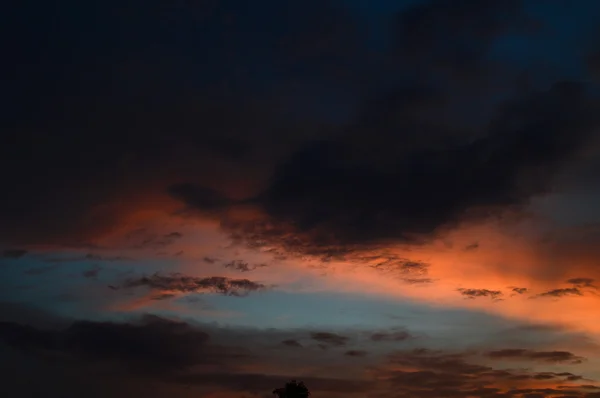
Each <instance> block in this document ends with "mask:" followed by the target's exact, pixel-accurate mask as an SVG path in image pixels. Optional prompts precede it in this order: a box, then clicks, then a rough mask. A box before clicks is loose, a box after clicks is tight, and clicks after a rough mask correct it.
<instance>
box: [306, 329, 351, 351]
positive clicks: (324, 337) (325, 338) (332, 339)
mask: <svg viewBox="0 0 600 398" xmlns="http://www.w3.org/2000/svg"><path fill="white" fill-rule="evenodd" d="M310 338H311V339H313V340H316V341H318V342H320V343H324V344H326V345H331V346H337V347H339V346H343V345H346V343H347V342H348V340H349V338H348V337H346V336H342V335H339V334H336V333H329V332H313V333H311V334H310Z"/></svg>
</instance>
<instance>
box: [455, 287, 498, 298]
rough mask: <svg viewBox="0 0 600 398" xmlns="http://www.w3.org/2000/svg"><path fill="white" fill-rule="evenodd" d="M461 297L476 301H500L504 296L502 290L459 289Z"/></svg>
mask: <svg viewBox="0 0 600 398" xmlns="http://www.w3.org/2000/svg"><path fill="white" fill-rule="evenodd" d="M458 291H459V292H460V294H461V295H463V296H465V297H466V298H470V299H474V298H477V297H490V298H492V299H494V300H496V299H499V298H500V297H502V296H503V293H502V292H501V291H500V290H488V289H463V288H461V289H458Z"/></svg>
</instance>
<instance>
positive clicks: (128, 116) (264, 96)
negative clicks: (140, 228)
mask: <svg viewBox="0 0 600 398" xmlns="http://www.w3.org/2000/svg"><path fill="white" fill-rule="evenodd" d="M211 3H213V2H203V1H202V2H191V3H189V2H187V3H185V4H184V3H181V4H177V5H176V4H170V3H169V4H165V3H164V2H162V1H160V0H149V1H147V2H142V3H141V2H139V1H137V0H124V1H120V0H119V1H117V0H108V1H96V0H93V1H91V2H88V3H86V4H85V5H84V4H78V3H76V2H71V1H63V2H58V3H55V4H54V3H53V4H50V3H48V4H38V3H37V2H34V1H32V0H24V1H21V2H17V3H12V4H11V5H9V6H7V7H8V8H5V9H4V10H3V12H2V18H1V19H2V21H1V23H0V26H2V28H3V32H4V34H5V35H6V36H7V37H8V36H10V37H13V38H14V40H12V41H11V43H10V44H9V46H8V47H6V48H5V49H4V58H6V59H7V60H9V61H7V62H5V63H4V64H3V66H2V70H3V71H4V72H6V73H7V76H9V78H8V80H7V82H8V84H7V85H5V86H4V87H3V90H2V97H1V100H2V104H3V107H4V108H3V109H4V110H5V112H3V115H5V116H6V117H3V118H2V130H3V135H2V137H3V141H2V145H1V146H0V148H1V149H0V166H1V167H0V178H1V180H2V181H3V184H4V186H5V187H10V189H6V190H5V192H4V195H2V198H0V219H2V220H3V222H2V228H0V240H1V241H4V240H6V241H24V242H40V241H41V242H42V243H47V242H49V241H52V243H55V242H59V243H68V244H73V245H74V244H78V243H81V242H87V241H88V240H89V239H90V238H93V237H94V236H96V235H97V234H102V233H104V232H106V231H109V230H110V229H111V227H112V226H114V224H115V223H117V222H118V221H119V218H120V217H121V216H123V214H124V213H127V212H128V211H130V208H129V205H128V204H129V203H132V202H135V201H137V200H145V198H146V197H150V198H151V195H152V194H153V195H156V194H161V193H162V192H163V190H164V189H165V188H166V186H168V185H169V184H173V183H176V182H177V181H179V180H181V181H185V180H188V178H191V179H192V180H196V179H197V180H200V181H203V182H210V183H214V182H215V180H217V181H218V180H219V179H220V178H225V179H229V180H232V179H233V180H234V182H235V180H236V178H237V177H236V178H233V177H232V176H233V175H238V174H239V173H240V172H243V173H245V174H246V175H245V176H244V177H247V178H248V179H250V178H253V176H252V175H250V174H248V173H252V170H254V169H255V168H258V169H260V168H261V167H263V166H264V165H261V163H265V164H267V165H268V164H269V163H272V160H269V159H268V158H269V157H275V158H277V157H278V156H279V152H280V150H283V149H285V148H286V147H287V146H289V141H292V142H293V141H297V140H298V139H301V138H302V137H306V136H311V135H314V134H315V131H317V130H318V129H319V128H315V127H316V126H315V124H314V123H312V122H310V121H303V120H300V119H299V117H300V116H302V115H303V114H304V113H306V112H305V110H304V108H310V107H311V106H312V107H315V106H313V105H312V104H317V103H318V101H313V100H303V99H302V98H304V97H306V96H309V97H310V96H313V97H314V96H315V94H316V95H317V96H320V95H321V94H322V93H323V92H325V93H326V94H327V92H328V91H332V89H334V88H335V85H336V84H337V83H335V82H336V81H338V80H344V81H346V83H345V84H346V85H348V84H350V85H353V84H354V83H352V80H351V78H349V77H344V78H341V74H339V73H338V71H339V70H342V69H344V68H346V70H347V71H348V72H350V73H351V74H352V75H356V73H353V71H352V70H353V69H354V70H355V71H356V70H357V68H359V67H358V63H356V62H354V61H356V60H357V59H360V57H356V56H354V54H355V53H356V51H357V46H360V43H361V41H362V40H363V38H362V36H361V35H359V34H357V33H358V32H357V31H356V29H355V28H356V24H355V23H354V20H353V18H352V17H351V16H350V15H349V14H348V13H347V12H346V11H345V10H344V9H340V8H336V7H333V6H332V4H330V3H329V2H327V1H316V0H308V1H303V2H293V3H287V2H286V3H282V2H279V1H275V0H267V1H266V2H263V3H261V7H255V6H250V5H249V3H247V2H243V1H238V0H226V1H220V2H218V4H216V3H214V4H211ZM7 15H11V17H10V18H8V17H6V16H7ZM50 15H53V16H56V18H57V19H53V18H51V17H49V16H50ZM257 26H260V27H262V29H256V27H257ZM58 27H60V28H58ZM362 63H363V64H364V63H365V61H362ZM325 82H327V83H328V84H329V85H333V86H334V87H327V88H321V87H324V84H323V83H325ZM304 83H307V84H304ZM335 96H338V97H339V96H340V94H339V93H338V94H336V95H335ZM325 101H327V100H325ZM318 106H319V105H317V107H318ZM297 109H300V111H299V112H296V110H297ZM311 112H312V113H314V112H313V111H309V112H308V113H311ZM294 113H299V115H296V114H294ZM305 125H307V126H310V127H311V128H310V129H307V128H306V127H305ZM280 131H285V132H286V134H285V136H284V135H282V134H280ZM240 162H243V163H240ZM229 182H231V181H229ZM174 191H175V192H177V190H174ZM182 193H188V192H187V191H185V189H183V191H182ZM196 193H197V192H196ZM150 200H151V199H150ZM199 204H202V205H203V206H204V205H206V204H207V203H206V202H202V203H199ZM34 226H35V227H34Z"/></svg>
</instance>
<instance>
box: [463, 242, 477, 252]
mask: <svg viewBox="0 0 600 398" xmlns="http://www.w3.org/2000/svg"><path fill="white" fill-rule="evenodd" d="M477 249H479V242H475V243H471V244H470V245H467V246H465V251H474V250H477Z"/></svg>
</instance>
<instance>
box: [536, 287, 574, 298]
mask: <svg viewBox="0 0 600 398" xmlns="http://www.w3.org/2000/svg"><path fill="white" fill-rule="evenodd" d="M568 296H583V293H581V290H580V289H578V288H576V287H567V288H560V289H552V290H549V291H547V292H543V293H540V294H538V295H537V296H536V297H568Z"/></svg>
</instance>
